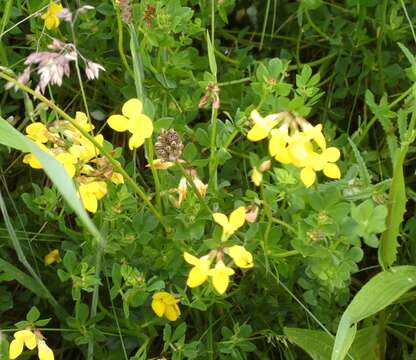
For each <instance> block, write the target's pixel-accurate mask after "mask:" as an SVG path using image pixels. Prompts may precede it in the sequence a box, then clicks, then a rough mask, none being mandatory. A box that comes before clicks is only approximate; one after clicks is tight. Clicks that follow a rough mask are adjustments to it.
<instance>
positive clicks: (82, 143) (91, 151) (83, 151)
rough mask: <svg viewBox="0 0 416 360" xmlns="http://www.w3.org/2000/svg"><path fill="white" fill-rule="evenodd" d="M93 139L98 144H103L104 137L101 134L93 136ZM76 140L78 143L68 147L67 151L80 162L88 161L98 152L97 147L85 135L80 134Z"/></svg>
mask: <svg viewBox="0 0 416 360" xmlns="http://www.w3.org/2000/svg"><path fill="white" fill-rule="evenodd" d="M94 140H95V141H96V142H97V143H98V144H99V145H100V146H103V143H104V137H103V136H102V135H101V134H99V135H96V136H94ZM77 142H78V144H74V145H72V146H71V147H70V148H69V152H70V153H71V154H72V155H74V156H75V157H77V158H78V159H79V160H81V161H82V162H88V161H89V160H91V159H92V158H93V157H95V156H97V155H98V154H99V150H98V149H97V147H96V146H95V145H94V144H93V143H92V142H91V141H89V140H88V139H87V138H86V137H84V136H80V137H79V138H78V139H77Z"/></svg>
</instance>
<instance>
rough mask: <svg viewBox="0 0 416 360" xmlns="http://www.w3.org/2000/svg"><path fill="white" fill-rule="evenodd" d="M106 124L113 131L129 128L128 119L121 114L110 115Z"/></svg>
mask: <svg viewBox="0 0 416 360" xmlns="http://www.w3.org/2000/svg"><path fill="white" fill-rule="evenodd" d="M107 123H108V125H109V126H110V127H111V128H112V129H113V130H115V131H119V132H123V131H127V129H128V128H129V124H130V122H129V119H127V118H126V117H125V116H123V115H111V116H110V117H109V118H108V120H107Z"/></svg>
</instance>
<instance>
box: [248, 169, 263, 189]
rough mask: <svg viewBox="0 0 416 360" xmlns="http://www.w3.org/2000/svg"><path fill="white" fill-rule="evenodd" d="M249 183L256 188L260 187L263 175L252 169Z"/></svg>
mask: <svg viewBox="0 0 416 360" xmlns="http://www.w3.org/2000/svg"><path fill="white" fill-rule="evenodd" d="M251 181H252V182H253V183H254V185H256V186H260V184H261V182H262V181H263V174H262V173H261V172H260V171H258V170H257V168H256V167H253V170H252V171H251Z"/></svg>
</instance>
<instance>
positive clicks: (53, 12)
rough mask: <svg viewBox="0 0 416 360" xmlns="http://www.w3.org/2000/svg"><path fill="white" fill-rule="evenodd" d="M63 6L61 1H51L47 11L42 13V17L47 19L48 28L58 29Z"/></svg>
mask: <svg viewBox="0 0 416 360" xmlns="http://www.w3.org/2000/svg"><path fill="white" fill-rule="evenodd" d="M62 10H63V7H62V5H61V4H60V3H51V4H50V5H49V7H48V10H47V11H46V13H44V14H43V15H42V19H43V20H45V26H46V28H47V29H48V30H52V29H56V28H57V27H58V26H59V24H60V22H61V20H60V18H59V14H60V12H61V11H62Z"/></svg>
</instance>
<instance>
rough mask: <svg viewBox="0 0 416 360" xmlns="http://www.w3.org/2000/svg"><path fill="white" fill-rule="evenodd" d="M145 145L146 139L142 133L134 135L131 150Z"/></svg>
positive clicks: (131, 140)
mask: <svg viewBox="0 0 416 360" xmlns="http://www.w3.org/2000/svg"><path fill="white" fill-rule="evenodd" d="M143 143H144V137H143V135H142V134H141V133H134V134H133V135H132V136H131V137H130V139H129V149H130V150H133V149H136V148H138V147H140V146H142V145H143Z"/></svg>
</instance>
